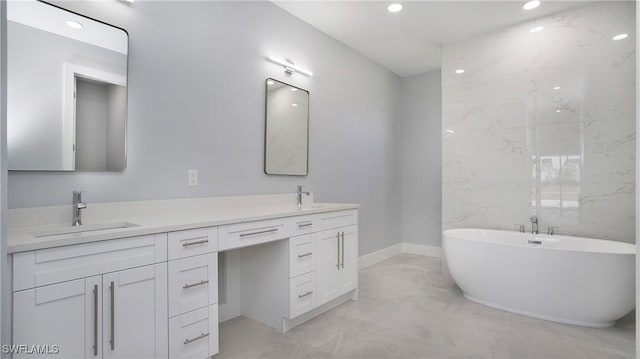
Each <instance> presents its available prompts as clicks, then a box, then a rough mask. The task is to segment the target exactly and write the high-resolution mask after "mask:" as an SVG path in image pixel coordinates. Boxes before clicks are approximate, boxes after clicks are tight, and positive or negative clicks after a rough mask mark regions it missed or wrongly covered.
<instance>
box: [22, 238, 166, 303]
mask: <svg viewBox="0 0 640 359" xmlns="http://www.w3.org/2000/svg"><path fill="white" fill-rule="evenodd" d="M166 252H167V237H166V234H156V235H153V234H151V235H146V236H136V237H128V238H121V239H112V240H107V241H99V242H91V243H84V244H74V245H69V246H62V247H55V248H47V249H38V250H35V251H29V252H20V253H15V254H14V255H13V291H18V290H23V289H29V288H33V287H39V286H42V285H48V284H53V283H59V282H64V281H68V280H73V279H79V278H85V277H90V276H94V275H98V274H102V273H108V272H115V271H119V270H123V269H128V268H133V267H139V266H143V265H148V264H154V263H159V262H162V261H166V260H167V257H166Z"/></svg>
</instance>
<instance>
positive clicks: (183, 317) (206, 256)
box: [167, 227, 218, 359]
mask: <svg viewBox="0 0 640 359" xmlns="http://www.w3.org/2000/svg"><path fill="white" fill-rule="evenodd" d="M168 239H169V245H168V247H169V281H168V283H169V285H168V292H167V293H168V298H169V311H168V320H169V357H170V358H172V359H173V358H176V359H177V358H196V359H202V358H208V357H210V356H212V355H215V354H216V353H218V305H217V303H218V227H210V228H198V229H191V230H184V231H176V232H169V235H168Z"/></svg>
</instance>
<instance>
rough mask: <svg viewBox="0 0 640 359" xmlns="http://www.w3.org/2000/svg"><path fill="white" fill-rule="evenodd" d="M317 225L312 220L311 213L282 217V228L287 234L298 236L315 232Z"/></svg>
mask: <svg viewBox="0 0 640 359" xmlns="http://www.w3.org/2000/svg"><path fill="white" fill-rule="evenodd" d="M316 227H318V226H317V225H316V223H315V221H314V217H313V215H307V216H295V217H286V218H285V219H284V228H285V231H286V232H287V236H289V237H293V236H299V235H301V234H307V233H311V232H315V231H316V230H317V228H316Z"/></svg>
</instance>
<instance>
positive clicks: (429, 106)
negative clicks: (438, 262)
mask: <svg viewBox="0 0 640 359" xmlns="http://www.w3.org/2000/svg"><path fill="white" fill-rule="evenodd" d="M400 93H401V99H400V109H399V113H400V117H399V119H398V122H397V128H396V164H397V173H398V176H399V180H400V183H399V192H400V195H399V197H398V198H399V200H400V203H399V206H400V212H399V218H400V228H401V232H400V233H401V238H402V241H403V242H408V243H415V244H423V245H428V246H435V247H440V244H441V237H442V236H441V220H442V201H441V188H442V187H441V186H442V171H441V168H442V137H441V133H442V131H441V126H442V124H441V119H442V112H441V108H442V105H441V101H442V97H441V84H440V70H437V71H431V72H427V73H425V74H421V75H416V76H411V77H405V78H403V79H402V84H401V91H400Z"/></svg>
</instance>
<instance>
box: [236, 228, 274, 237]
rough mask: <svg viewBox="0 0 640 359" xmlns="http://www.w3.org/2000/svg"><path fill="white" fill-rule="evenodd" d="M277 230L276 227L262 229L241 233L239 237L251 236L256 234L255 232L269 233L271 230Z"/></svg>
mask: <svg viewBox="0 0 640 359" xmlns="http://www.w3.org/2000/svg"><path fill="white" fill-rule="evenodd" d="M277 231H278V228H271V229H265V230H264V231H257V232H250V233H241V234H240V237H246V236H253V235H256V234H263V233H271V232H277Z"/></svg>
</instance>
